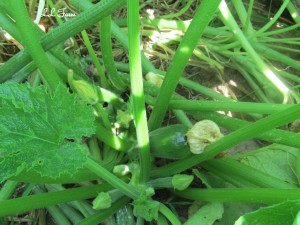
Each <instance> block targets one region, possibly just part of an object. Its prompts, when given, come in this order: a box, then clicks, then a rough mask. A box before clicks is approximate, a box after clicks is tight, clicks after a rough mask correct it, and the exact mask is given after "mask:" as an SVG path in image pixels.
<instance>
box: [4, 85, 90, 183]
mask: <svg viewBox="0 0 300 225" xmlns="http://www.w3.org/2000/svg"><path fill="white" fill-rule="evenodd" d="M0 97H1V98H0V134H1V139H0V166H1V171H0V181H3V180H5V179H8V178H10V177H12V176H15V175H17V174H18V173H20V172H21V171H24V170H25V171H27V170H30V169H33V170H35V171H36V172H38V173H39V174H40V175H41V176H46V177H51V178H54V179H55V178H58V177H59V176H60V174H61V173H68V174H70V175H72V174H75V173H76V172H77V171H78V169H80V168H82V167H83V164H84V163H85V160H86V152H87V149H86V147H85V145H83V143H82V138H83V137H84V136H90V135H91V134H93V133H94V132H95V127H94V116H93V111H92V108H91V107H88V106H86V105H83V104H79V103H77V101H76V96H75V95H73V94H70V93H69V91H68V89H67V88H66V87H64V86H63V85H59V86H58V88H57V89H56V90H55V91H54V93H53V95H50V94H49V93H47V91H46V90H45V88H44V87H38V88H30V87H29V86H28V85H20V84H2V85H0Z"/></svg>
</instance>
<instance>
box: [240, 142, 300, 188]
mask: <svg viewBox="0 0 300 225" xmlns="http://www.w3.org/2000/svg"><path fill="white" fill-rule="evenodd" d="M298 151H299V150H298V149H297V148H293V147H290V146H285V145H280V144H272V145H269V146H267V147H264V148H261V149H258V150H255V151H251V152H248V153H246V154H243V155H242V156H239V159H240V160H241V162H243V163H245V164H247V165H250V166H251V167H253V168H256V169H258V170H261V171H263V172H265V173H267V174H270V175H272V176H274V177H277V178H279V179H281V180H283V181H286V182H288V183H292V184H296V185H298V179H297V176H296V173H295V171H296V160H297V152H298Z"/></svg>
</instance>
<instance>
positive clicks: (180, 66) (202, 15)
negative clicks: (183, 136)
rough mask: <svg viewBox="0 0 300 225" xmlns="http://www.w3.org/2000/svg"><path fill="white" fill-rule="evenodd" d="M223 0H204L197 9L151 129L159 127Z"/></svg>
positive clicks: (182, 42) (160, 99)
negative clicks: (204, 32)
mask: <svg viewBox="0 0 300 225" xmlns="http://www.w3.org/2000/svg"><path fill="white" fill-rule="evenodd" d="M220 2H221V0H204V1H202V2H201V5H200V6H199V8H198V9H197V12H196V14H195V15H194V18H193V21H192V22H191V24H190V26H189V27H188V30H187V31H186V33H185V35H184V37H183V39H182V41H181V43H180V45H179V46H178V49H177V51H176V53H175V55H174V58H173V61H172V63H171V65H170V67H169V68H168V70H167V74H166V76H165V79H164V81H163V84H162V87H161V89H160V90H161V91H160V92H159V94H158V96H157V101H156V104H155V106H154V108H153V111H152V113H151V116H150V118H149V130H150V131H152V130H155V129H157V128H159V126H160V124H161V122H162V121H163V119H164V115H165V113H166V111H167V109H168V104H169V101H170V99H171V97H172V95H173V93H174V91H175V88H176V86H177V84H178V81H179V78H180V76H181V74H182V72H183V70H184V68H185V66H186V64H187V62H188V60H189V58H190V56H191V54H192V52H193V51H194V49H195V47H196V45H197V43H198V39H199V38H200V37H201V35H202V34H203V31H204V29H205V28H206V27H207V25H208V23H209V21H210V20H211V18H212V17H213V15H214V13H215V11H216V9H217V7H218V6H219V4H220Z"/></svg>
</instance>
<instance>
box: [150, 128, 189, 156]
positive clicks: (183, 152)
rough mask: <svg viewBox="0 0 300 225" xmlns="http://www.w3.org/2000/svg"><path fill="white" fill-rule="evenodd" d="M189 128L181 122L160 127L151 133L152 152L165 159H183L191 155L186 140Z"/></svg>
mask: <svg viewBox="0 0 300 225" xmlns="http://www.w3.org/2000/svg"><path fill="white" fill-rule="evenodd" d="M187 131H188V128H187V127H186V126H184V125H181V124H176V125H171V126H167V127H162V128H159V129H157V130H155V131H152V132H151V133H150V134H149V139H150V149H151V154H152V155H153V156H154V157H158V158H165V159H182V158H185V157H187V156H189V155H191V152H190V148H189V146H188V144H187V142H186V133H187Z"/></svg>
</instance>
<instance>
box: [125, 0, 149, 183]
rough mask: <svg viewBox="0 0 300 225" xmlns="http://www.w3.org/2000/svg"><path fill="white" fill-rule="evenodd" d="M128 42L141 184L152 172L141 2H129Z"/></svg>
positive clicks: (133, 0)
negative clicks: (140, 11) (141, 33)
mask: <svg viewBox="0 0 300 225" xmlns="http://www.w3.org/2000/svg"><path fill="white" fill-rule="evenodd" d="M128 41H129V68H130V83H131V97H132V98H131V101H132V104H133V118H134V121H135V126H136V134H137V144H138V146H137V147H138V149H139V152H140V165H141V174H140V181H141V183H146V182H147V180H149V176H150V175H149V172H150V167H151V164H150V146H149V135H148V125H147V116H146V109H145V97H144V88H143V86H144V85H143V75H142V64H141V51H140V19H139V1H138V0H131V1H128Z"/></svg>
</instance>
